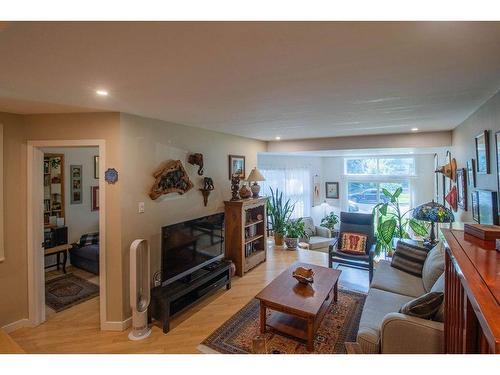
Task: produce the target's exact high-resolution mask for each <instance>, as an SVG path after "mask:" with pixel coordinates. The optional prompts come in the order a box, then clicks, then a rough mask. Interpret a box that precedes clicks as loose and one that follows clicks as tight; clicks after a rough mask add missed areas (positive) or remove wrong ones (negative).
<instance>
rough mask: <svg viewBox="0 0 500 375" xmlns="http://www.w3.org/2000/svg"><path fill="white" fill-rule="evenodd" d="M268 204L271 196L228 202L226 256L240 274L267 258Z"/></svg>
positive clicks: (226, 211) (226, 212)
mask: <svg viewBox="0 0 500 375" xmlns="http://www.w3.org/2000/svg"><path fill="white" fill-rule="evenodd" d="M266 205H267V197H260V198H249V199H240V200H237V201H225V202H224V206H225V220H224V221H225V240H224V242H225V251H226V258H227V259H231V260H232V261H233V263H234V265H235V266H236V275H238V276H240V277H241V276H243V275H244V273H245V272H248V271H250V270H251V269H252V268H254V267H255V266H257V265H258V264H260V263H262V262H265V261H266V246H267V232H266V228H267V215H266Z"/></svg>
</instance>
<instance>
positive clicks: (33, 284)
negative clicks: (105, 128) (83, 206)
mask: <svg viewBox="0 0 500 375" xmlns="http://www.w3.org/2000/svg"><path fill="white" fill-rule="evenodd" d="M96 146H97V147H99V175H100V176H103V175H104V168H105V166H106V141H105V140H104V139H76V140H34V141H28V144H27V154H28V160H27V164H28V168H27V173H28V176H27V180H28V209H27V213H28V248H27V253H28V254H27V255H28V301H29V302H28V304H29V321H30V322H31V324H32V325H34V326H36V325H38V324H40V323H42V322H43V321H45V306H44V300H45V297H44V296H45V288H44V282H45V281H44V269H43V252H41V251H37V250H39V246H38V245H39V244H41V241H42V238H37V236H36V233H37V231H35V230H34V229H35V228H43V200H39V202H38V201H36V202H35V201H34V200H33V196H34V194H37V195H40V196H43V190H42V189H43V180H41V181H40V183H37V182H36V181H35V178H34V177H35V176H36V175H35V171H36V170H37V169H36V168H35V165H38V164H37V163H35V160H34V158H35V155H36V151H37V150H38V152H39V153H40V154H42V153H41V151H39V149H40V148H42V147H96ZM42 160H43V154H42ZM99 206H100V207H99V237H100V239H101V240H100V244H99V270H100V272H99V308H100V311H99V316H100V321H101V330H109V329H111V330H116V328H115V327H118V326H119V327H125V326H127V324H128V323H124V322H127V321H124V322H120V324H119V325H116V324H114V322H108V321H107V293H106V292H107V285H106V280H107V279H106V186H105V181H104V179H103V178H100V179H99ZM38 209H39V210H41V212H42V214H41V216H40V218H41V222H40V220H39V219H37V218H38V216H39V215H38V214H37V212H35V211H38ZM35 226H36V227H35ZM110 323H111V324H110ZM109 327H111V328H109ZM123 329H125V328H120V329H119V330H123Z"/></svg>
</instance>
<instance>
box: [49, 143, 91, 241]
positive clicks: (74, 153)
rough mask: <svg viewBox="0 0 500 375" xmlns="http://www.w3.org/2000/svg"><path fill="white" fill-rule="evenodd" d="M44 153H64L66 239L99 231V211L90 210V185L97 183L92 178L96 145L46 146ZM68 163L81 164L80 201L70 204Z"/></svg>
mask: <svg viewBox="0 0 500 375" xmlns="http://www.w3.org/2000/svg"><path fill="white" fill-rule="evenodd" d="M43 152H44V153H52V154H64V210H65V220H66V221H65V224H66V226H67V227H68V241H70V243H73V242H77V241H78V240H79V239H80V236H81V235H82V234H85V233H90V232H98V231H99V211H92V210H91V189H90V188H91V186H97V185H99V180H96V179H95V178H94V155H99V148H98V147H57V148H56V147H47V148H44V149H43ZM70 165H82V203H80V204H71V187H70V184H71V177H70Z"/></svg>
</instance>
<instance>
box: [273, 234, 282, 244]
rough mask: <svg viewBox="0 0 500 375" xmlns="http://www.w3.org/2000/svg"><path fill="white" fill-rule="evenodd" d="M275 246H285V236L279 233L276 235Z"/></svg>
mask: <svg viewBox="0 0 500 375" xmlns="http://www.w3.org/2000/svg"><path fill="white" fill-rule="evenodd" d="M274 244H275V245H276V246H283V235H282V234H279V233H274Z"/></svg>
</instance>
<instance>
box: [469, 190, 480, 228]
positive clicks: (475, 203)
mask: <svg viewBox="0 0 500 375" xmlns="http://www.w3.org/2000/svg"><path fill="white" fill-rule="evenodd" d="M470 202H471V208H472V220H474V221H475V222H476V223H479V222H480V220H479V219H480V218H479V200H478V197H477V191H473V192H472V193H471V194H470Z"/></svg>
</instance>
